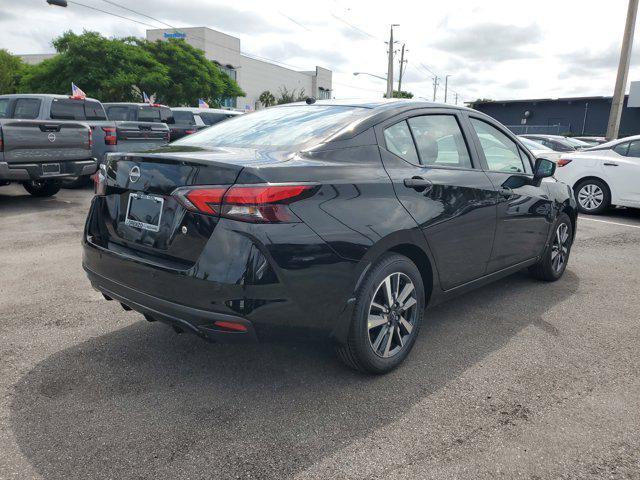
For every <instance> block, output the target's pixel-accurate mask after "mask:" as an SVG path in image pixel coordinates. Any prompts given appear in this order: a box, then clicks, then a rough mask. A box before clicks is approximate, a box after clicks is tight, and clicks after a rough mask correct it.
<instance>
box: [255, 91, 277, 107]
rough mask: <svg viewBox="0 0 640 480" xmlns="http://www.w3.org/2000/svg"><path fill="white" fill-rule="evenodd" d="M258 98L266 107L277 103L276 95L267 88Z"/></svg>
mask: <svg viewBox="0 0 640 480" xmlns="http://www.w3.org/2000/svg"><path fill="white" fill-rule="evenodd" d="M258 100H260V103H261V104H262V105H263V106H264V107H270V106H271V105H275V103H276V97H274V96H273V93H271V92H270V91H269V90H265V91H264V92H262V93H261V94H260V96H259V97H258Z"/></svg>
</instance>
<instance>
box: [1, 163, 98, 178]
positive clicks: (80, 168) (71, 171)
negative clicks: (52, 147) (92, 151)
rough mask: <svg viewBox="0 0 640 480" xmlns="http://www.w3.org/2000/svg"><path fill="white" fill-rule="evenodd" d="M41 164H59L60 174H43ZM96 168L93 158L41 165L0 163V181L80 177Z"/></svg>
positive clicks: (96, 164) (93, 171) (91, 172)
mask: <svg viewBox="0 0 640 480" xmlns="http://www.w3.org/2000/svg"><path fill="white" fill-rule="evenodd" d="M43 164H59V165H60V173H43V170H42V165H43ZM97 168H98V162H97V161H96V159H95V158H91V159H87V160H75V161H61V162H43V163H7V162H0V180H8V181H24V180H45V179H49V178H65V177H80V176H83V175H91V174H93V173H95V171H96V169H97Z"/></svg>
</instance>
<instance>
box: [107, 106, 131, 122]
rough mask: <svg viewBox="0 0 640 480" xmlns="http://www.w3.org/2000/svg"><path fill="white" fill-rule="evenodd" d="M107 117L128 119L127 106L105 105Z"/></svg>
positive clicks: (121, 119)
mask: <svg viewBox="0 0 640 480" xmlns="http://www.w3.org/2000/svg"><path fill="white" fill-rule="evenodd" d="M107 117H109V120H119V121H126V120H129V107H115V106H114V107H107Z"/></svg>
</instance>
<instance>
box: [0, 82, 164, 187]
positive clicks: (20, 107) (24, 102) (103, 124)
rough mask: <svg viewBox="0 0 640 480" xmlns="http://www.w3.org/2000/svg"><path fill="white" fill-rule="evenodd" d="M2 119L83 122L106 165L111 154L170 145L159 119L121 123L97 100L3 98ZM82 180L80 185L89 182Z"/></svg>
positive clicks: (34, 96) (0, 97) (37, 96)
mask: <svg viewBox="0 0 640 480" xmlns="http://www.w3.org/2000/svg"><path fill="white" fill-rule="evenodd" d="M0 112H4V114H2V113H0V118H9V119H21V120H47V121H61V120H67V121H72V120H75V121H80V122H82V123H86V124H88V125H89V127H90V128H91V131H92V134H93V146H92V150H93V156H94V157H95V158H96V159H97V160H98V162H99V163H103V161H104V158H105V155H106V154H107V153H110V152H140V151H144V150H149V149H152V148H157V147H159V146H161V145H164V144H166V143H167V142H169V135H170V133H169V127H167V125H166V124H164V123H162V122H160V121H159V120H158V121H155V120H152V121H143V119H140V120H137V119H135V120H120V119H112V118H109V117H107V114H106V112H105V109H104V107H103V105H102V104H101V103H100V102H99V101H98V100H95V99H93V98H85V99H77V98H73V97H68V96H65V95H52V94H12V95H0ZM86 178H87V177H86V176H85V177H84V178H82V177H79V178H78V179H77V180H76V182H74V183H75V184H76V185H79V184H82V183H85V182H86Z"/></svg>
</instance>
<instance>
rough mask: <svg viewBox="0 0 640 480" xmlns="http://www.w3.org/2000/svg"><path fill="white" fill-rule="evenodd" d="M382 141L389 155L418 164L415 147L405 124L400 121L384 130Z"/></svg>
mask: <svg viewBox="0 0 640 480" xmlns="http://www.w3.org/2000/svg"><path fill="white" fill-rule="evenodd" d="M384 141H385V143H386V145H387V150H389V151H390V152H391V153H395V154H396V155H397V156H399V157H400V158H403V159H405V160H406V161H407V162H411V163H419V160H418V153H417V152H416V146H415V144H414V143H413V138H412V137H411V131H410V130H409V126H408V125H407V122H405V121H402V122H399V123H396V124H395V125H391V126H390V127H388V128H386V129H385V130H384Z"/></svg>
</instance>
